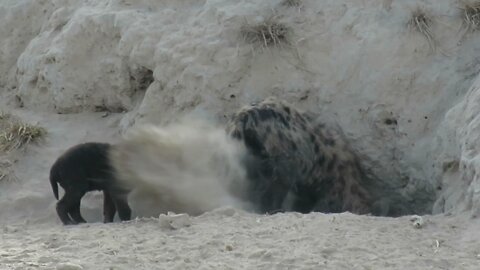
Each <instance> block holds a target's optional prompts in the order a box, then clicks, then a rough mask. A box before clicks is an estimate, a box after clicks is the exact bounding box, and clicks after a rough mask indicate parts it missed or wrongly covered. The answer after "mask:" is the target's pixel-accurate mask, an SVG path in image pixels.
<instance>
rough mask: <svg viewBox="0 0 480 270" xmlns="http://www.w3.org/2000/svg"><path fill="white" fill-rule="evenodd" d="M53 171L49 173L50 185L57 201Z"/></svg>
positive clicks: (56, 186)
mask: <svg viewBox="0 0 480 270" xmlns="http://www.w3.org/2000/svg"><path fill="white" fill-rule="evenodd" d="M56 176H57V175H56V174H55V172H54V170H51V171H50V185H52V190H53V195H54V196H55V198H56V199H57V200H58V184H57V178H56Z"/></svg>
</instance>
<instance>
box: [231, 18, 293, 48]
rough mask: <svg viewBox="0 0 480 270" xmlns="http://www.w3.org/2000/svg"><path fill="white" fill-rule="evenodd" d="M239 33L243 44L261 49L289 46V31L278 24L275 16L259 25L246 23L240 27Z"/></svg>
mask: <svg viewBox="0 0 480 270" xmlns="http://www.w3.org/2000/svg"><path fill="white" fill-rule="evenodd" d="M240 32H241V35H242V37H243V39H244V40H245V42H247V43H250V44H254V45H259V46H261V47H263V48H271V47H284V46H290V44H291V43H290V33H291V29H290V28H289V27H288V26H286V25H285V24H283V23H280V22H278V21H277V20H276V17H275V16H272V17H270V18H269V19H267V20H265V21H264V22H263V23H259V24H248V23H246V24H245V25H243V26H242V27H241V29H240Z"/></svg>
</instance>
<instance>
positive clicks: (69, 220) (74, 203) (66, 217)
mask: <svg viewBox="0 0 480 270" xmlns="http://www.w3.org/2000/svg"><path fill="white" fill-rule="evenodd" d="M84 194H85V192H79V191H71V190H66V191H65V194H64V195H63V197H62V199H60V201H58V203H57V207H56V208H57V213H58V216H59V217H60V220H61V221H62V223H63V224H65V225H70V224H78V223H85V222H86V221H85V219H84V218H83V217H82V215H81V214H80V201H81V200H82V197H83V195H84Z"/></svg>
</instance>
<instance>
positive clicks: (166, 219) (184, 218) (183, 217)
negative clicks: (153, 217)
mask: <svg viewBox="0 0 480 270" xmlns="http://www.w3.org/2000/svg"><path fill="white" fill-rule="evenodd" d="M158 220H159V222H160V225H161V226H162V227H163V228H167V229H174V230H176V229H180V228H183V227H189V226H190V225H192V222H191V220H190V216H189V215H187V214H174V213H171V212H168V213H167V214H166V215H164V214H161V215H160V216H159V217H158Z"/></svg>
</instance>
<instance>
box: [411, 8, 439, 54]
mask: <svg viewBox="0 0 480 270" xmlns="http://www.w3.org/2000/svg"><path fill="white" fill-rule="evenodd" d="M432 24H433V20H432V19H431V18H430V17H429V16H428V15H427V14H426V13H425V11H423V10H422V9H420V8H418V9H416V10H415V11H414V12H413V13H412V17H411V18H410V20H409V21H408V27H409V28H410V29H414V30H415V31H417V32H419V33H420V34H422V35H423V36H424V37H425V38H426V39H427V42H428V45H429V46H430V49H431V50H432V51H435V50H436V48H437V41H436V39H435V36H434V34H433V33H432Z"/></svg>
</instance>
